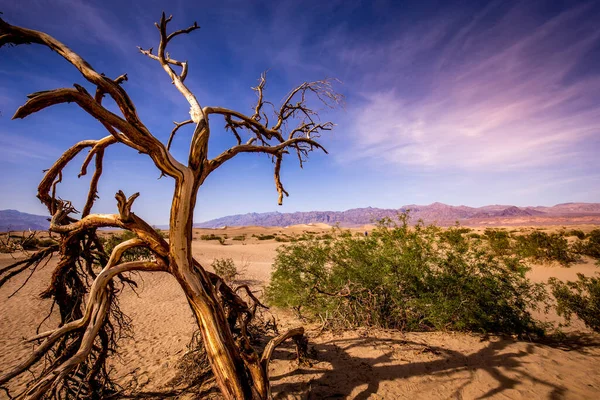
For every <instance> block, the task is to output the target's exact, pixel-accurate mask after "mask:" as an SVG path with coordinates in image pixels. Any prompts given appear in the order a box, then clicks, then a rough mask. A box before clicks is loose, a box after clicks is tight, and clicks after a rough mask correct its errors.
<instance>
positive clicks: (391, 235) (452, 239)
mask: <svg viewBox="0 0 600 400" xmlns="http://www.w3.org/2000/svg"><path fill="white" fill-rule="evenodd" d="M440 232H442V231H441V229H440V228H438V227H435V226H424V225H423V224H422V223H419V224H417V225H416V226H415V227H413V228H410V227H409V226H408V217H407V216H406V215H403V216H401V217H400V223H399V224H398V223H393V222H392V221H390V220H389V219H386V220H383V221H382V222H381V223H380V224H379V226H378V227H377V228H376V229H375V230H374V231H373V233H372V234H370V235H369V236H368V237H363V238H358V237H355V236H354V235H352V234H351V233H350V232H343V231H338V232H337V234H336V236H335V238H334V239H333V240H332V241H326V242H324V241H318V240H314V239H313V240H308V241H305V242H303V243H299V242H298V243H293V244H290V245H286V246H282V247H280V248H279V249H278V253H277V256H276V259H275V263H274V270H273V272H272V276H271V283H270V284H269V286H268V287H267V290H266V298H267V300H268V302H270V303H271V304H272V305H276V306H280V307H290V308H293V309H295V310H296V311H297V312H298V313H301V314H302V315H303V316H304V317H306V318H309V319H315V320H325V321H327V322H328V324H329V325H330V326H338V327H344V328H353V327H356V326H377V327H383V328H397V329H409V330H432V329H435V330H461V331H477V332H496V333H511V334H512V333H516V334H527V333H538V334H541V333H542V329H541V328H540V327H539V325H538V323H537V322H536V321H535V320H534V319H533V318H532V316H531V314H530V310H532V309H536V308H537V307H538V306H539V305H540V304H541V303H540V302H544V301H545V300H546V296H547V295H546V292H545V290H544V287H543V285H542V284H534V283H532V282H530V281H529V280H528V279H527V278H526V277H525V272H526V271H527V268H525V267H524V266H523V264H521V263H519V262H516V261H515V258H511V257H503V256H499V255H497V254H496V253H495V252H494V251H492V250H490V248H489V246H486V245H485V243H484V242H482V241H480V240H469V239H468V237H467V236H466V233H467V232H466V231H464V230H463V229H462V228H460V227H455V228H450V229H448V230H446V231H443V232H442V234H440Z"/></svg>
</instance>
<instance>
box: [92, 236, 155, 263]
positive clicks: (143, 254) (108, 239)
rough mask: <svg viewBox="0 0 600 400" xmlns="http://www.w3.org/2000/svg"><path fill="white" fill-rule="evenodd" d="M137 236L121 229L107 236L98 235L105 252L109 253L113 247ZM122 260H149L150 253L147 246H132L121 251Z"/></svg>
mask: <svg viewBox="0 0 600 400" xmlns="http://www.w3.org/2000/svg"><path fill="white" fill-rule="evenodd" d="M133 238H137V235H136V234H135V233H133V232H131V231H123V233H121V234H115V233H111V234H109V235H108V236H104V237H100V241H101V242H102V246H103V247H104V250H105V252H106V253H107V254H111V253H112V251H113V249H114V248H115V247H116V246H117V245H118V244H120V243H122V242H124V241H126V240H129V239H133ZM122 259H123V261H139V260H151V259H152V253H151V252H150V249H148V248H147V247H133V248H131V249H128V250H126V251H125V253H123V257H122Z"/></svg>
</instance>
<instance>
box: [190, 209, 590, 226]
mask: <svg viewBox="0 0 600 400" xmlns="http://www.w3.org/2000/svg"><path fill="white" fill-rule="evenodd" d="M408 210H410V216H411V220H412V221H418V220H419V219H422V220H423V221H425V222H426V223H434V222H435V223H437V224H440V225H449V224H453V223H455V222H456V221H459V222H462V223H473V224H489V223H491V222H493V221H497V222H499V223H500V222H502V223H511V221H512V222H518V221H522V222H523V223H528V221H533V222H535V221H536V220H539V221H540V222H546V223H552V221H550V220H557V222H558V223H569V219H571V220H573V221H574V222H578V223H600V203H563V204H557V205H555V206H551V207H545V206H536V207H517V206H513V205H489V206H483V207H469V206H451V205H447V204H443V203H433V204H429V205H417V204H410V205H405V206H402V207H400V208H397V209H384V208H373V207H366V208H353V209H350V210H346V211H307V212H294V213H280V212H267V213H248V214H238V215H229V216H226V217H222V218H217V219H213V220H210V221H205V222H201V223H197V224H194V227H197V228H220V227H223V226H249V225H256V226H289V225H298V224H311V223H325V224H329V225H335V224H339V225H341V226H347V227H349V226H361V225H366V224H371V223H373V222H376V221H377V220H380V219H382V218H384V217H391V218H394V217H396V215H397V214H398V213H402V212H405V211H408ZM582 217H587V218H584V219H582Z"/></svg>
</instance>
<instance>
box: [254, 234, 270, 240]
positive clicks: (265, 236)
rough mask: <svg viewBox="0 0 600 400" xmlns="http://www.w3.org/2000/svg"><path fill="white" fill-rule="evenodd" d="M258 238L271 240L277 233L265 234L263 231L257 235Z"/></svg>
mask: <svg viewBox="0 0 600 400" xmlns="http://www.w3.org/2000/svg"><path fill="white" fill-rule="evenodd" d="M256 238H257V239H258V240H271V239H275V235H263V234H262V233H261V234H260V235H259V236H257V237H256Z"/></svg>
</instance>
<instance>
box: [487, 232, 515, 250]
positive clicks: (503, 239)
mask: <svg viewBox="0 0 600 400" xmlns="http://www.w3.org/2000/svg"><path fill="white" fill-rule="evenodd" d="M483 237H484V238H485V239H487V241H488V243H489V246H490V249H491V250H492V251H493V252H494V253H495V254H497V255H501V256H505V255H508V254H510V253H511V252H512V246H511V241H510V234H509V233H508V232H506V231H503V230H499V229H491V228H486V229H485V231H484V232H483Z"/></svg>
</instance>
